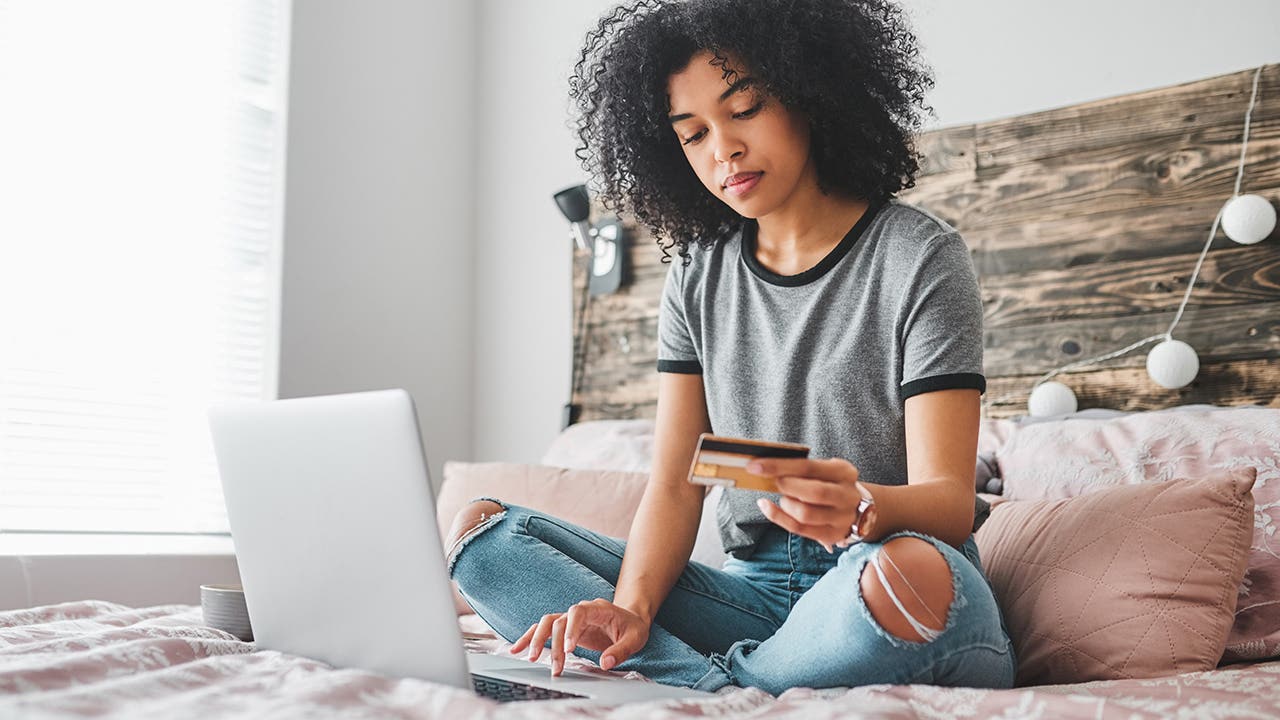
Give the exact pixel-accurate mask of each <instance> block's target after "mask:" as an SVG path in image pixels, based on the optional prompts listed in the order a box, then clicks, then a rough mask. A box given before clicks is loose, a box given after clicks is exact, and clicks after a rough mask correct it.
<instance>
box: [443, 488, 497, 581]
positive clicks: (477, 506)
mask: <svg viewBox="0 0 1280 720" xmlns="http://www.w3.org/2000/svg"><path fill="white" fill-rule="evenodd" d="M506 512H507V509H506V508H504V507H502V505H500V504H498V503H496V502H494V501H492V500H473V501H472V502H469V503H467V504H466V505H464V506H463V507H462V509H461V510H459V511H458V513H457V514H456V515H454V516H453V526H452V527H450V528H449V539H448V540H446V541H445V556H446V557H448V558H449V566H450V567H452V566H453V562H454V560H455V559H456V557H457V554H458V551H459V550H461V549H462V546H463V545H466V544H467V541H468V540H470V539H471V538H473V537H475V536H476V535H478V534H480V533H481V532H483V531H484V529H485V528H487V527H488V526H489V525H492V524H493V523H494V522H496V521H497V519H498V518H500V517H501V516H502V515H504V514H506Z"/></svg>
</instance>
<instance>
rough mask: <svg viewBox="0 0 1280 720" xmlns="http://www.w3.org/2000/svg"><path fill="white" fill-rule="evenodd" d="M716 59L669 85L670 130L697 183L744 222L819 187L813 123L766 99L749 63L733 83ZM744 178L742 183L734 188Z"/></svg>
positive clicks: (736, 64) (694, 63)
mask: <svg viewBox="0 0 1280 720" xmlns="http://www.w3.org/2000/svg"><path fill="white" fill-rule="evenodd" d="M714 57H715V56H714V55H712V54H711V53H710V52H708V51H702V52H699V53H697V54H695V55H694V56H693V58H692V59H691V60H690V61H689V64H688V65H687V66H686V67H685V68H684V69H682V70H680V71H679V72H676V73H675V74H673V75H672V76H671V77H670V78H669V79H668V81H667V104H668V107H669V108H670V113H671V117H670V120H671V128H672V130H673V131H674V132H675V134H676V138H677V140H678V141H679V142H680V143H681V147H683V148H684V154H685V157H686V158H687V159H688V160H689V165H690V166H691V167H692V168H693V171H694V173H696V174H697V176H698V179H699V180H701V181H702V184H703V185H704V186H706V188H707V190H709V191H711V194H713V195H715V196H716V197H717V198H719V199H720V200H721V201H723V202H724V203H725V204H727V205H728V206H729V207H731V208H733V209H734V210H735V211H736V212H737V213H738V214H740V215H742V216H743V217H750V218H758V217H760V216H762V215H767V214H769V213H770V212H773V211H774V210H775V209H777V208H778V207H780V206H782V205H783V204H784V203H786V202H787V200H788V199H789V198H791V196H792V194H793V193H794V192H795V191H796V189H797V188H798V187H800V186H801V184H802V183H803V182H809V183H812V184H813V185H814V186H815V187H816V174H815V173H814V172H813V167H812V165H811V164H810V163H809V124H808V122H807V121H806V120H805V118H804V117H803V116H801V115H800V114H799V113H797V112H793V111H791V110H789V109H787V108H785V107H783V106H782V103H780V102H778V101H777V100H776V99H775V98H773V97H769V96H766V95H765V94H764V93H763V91H762V89H761V88H760V87H757V86H756V85H755V84H754V83H753V82H752V78H751V76H750V74H749V73H748V72H747V71H746V70H745V65H744V64H742V63H741V62H740V61H739V60H738V58H736V57H734V56H733V55H732V54H729V55H728V57H729V67H731V68H734V69H735V70H738V71H739V73H738V75H736V76H734V75H730V76H729V78H728V79H727V80H726V79H725V78H724V73H723V71H722V70H721V68H720V67H718V66H714V65H711V64H710V60H712V59H713V58H714ZM738 174H745V175H746V177H748V178H749V179H747V180H746V182H745V183H742V184H738V185H735V184H728V185H727V186H726V183H729V182H730V180H731V178H732V177H733V176H735V175H738Z"/></svg>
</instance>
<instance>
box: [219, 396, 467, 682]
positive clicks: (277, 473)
mask: <svg viewBox="0 0 1280 720" xmlns="http://www.w3.org/2000/svg"><path fill="white" fill-rule="evenodd" d="M208 415H209V423H210V428H211V430H212V434H213V442H214V451H215V454H216V456H217V460H218V470H219V473H220V475H221V477H222V488H223V495H224V497H225V498H226V504H227V517H228V520H229V522H230V525H231V535H232V540H233V542H234V544H235V549H236V560H237V563H238V564H239V567H240V579H241V582H242V583H243V585H244V590H245V603H246V605H247V606H248V609H249V617H250V621H251V623H252V625H253V633H254V639H255V641H256V642H257V646H258V647H259V648H263V649H270V650H278V651H281V652H287V653H293V654H296V655H302V656H305V657H310V658H315V659H317V660H321V661H324V662H327V663H329V664H331V665H334V666H338V667H354V668H361V669H365V670H370V671H373V672H377V673H382V674H386V675H393V676H397V677H417V678H423V679H427V680H432V681H435V682H441V683H447V684H450V685H453V686H455V687H459V688H467V689H469V688H470V687H471V685H470V681H469V674H468V672H467V663H466V657H465V653H464V651H463V641H462V635H461V632H460V631H459V629H458V624H457V617H456V611H455V610H454V607H453V600H452V597H451V595H450V591H449V583H448V575H447V573H446V571H445V568H444V551H443V548H442V546H441V541H440V536H439V531H438V529H437V526H436V517H435V503H434V500H433V498H432V492H431V484H430V482H429V481H428V477H427V465H426V462H425V458H424V453H423V450H422V441H421V438H420V435H419V431H418V422H417V416H416V414H415V412H414V405H413V400H412V398H411V397H410V396H409V393H408V392H406V391H405V390H403V389H393V390H377V391H372V392H358V393H348V394H343V395H329V396H319V397H306V398H294V399H288V400H273V401H266V402H236V403H222V404H218V405H214V406H211V407H210V408H209V411H208Z"/></svg>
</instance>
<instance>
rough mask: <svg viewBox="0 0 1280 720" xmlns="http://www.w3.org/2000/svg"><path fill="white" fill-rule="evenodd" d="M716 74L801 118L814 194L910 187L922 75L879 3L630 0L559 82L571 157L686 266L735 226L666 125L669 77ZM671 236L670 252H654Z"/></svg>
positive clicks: (902, 23)
mask: <svg viewBox="0 0 1280 720" xmlns="http://www.w3.org/2000/svg"><path fill="white" fill-rule="evenodd" d="M704 50H705V51H709V52H711V53H712V54H713V55H714V60H713V64H715V65H718V66H720V67H721V69H722V71H723V72H724V75H725V77H726V78H730V77H731V76H732V75H735V74H737V73H738V70H737V69H735V68H732V67H730V66H729V64H728V62H729V60H728V58H727V57H726V56H725V55H724V53H725V52H730V53H732V54H733V55H734V56H735V57H737V58H740V60H741V62H742V63H744V64H746V65H747V66H748V68H745V69H749V70H750V74H751V75H752V76H754V77H756V78H757V79H758V80H759V81H760V82H761V89H762V90H763V91H764V92H765V93H766V94H768V95H771V96H772V97H774V98H776V99H777V100H778V101H779V102H781V103H782V104H783V105H784V106H785V107H787V108H790V109H792V110H798V111H800V112H801V113H802V114H803V116H804V117H805V118H806V119H807V120H808V122H809V128H810V137H811V140H810V149H811V152H812V154H813V158H814V161H815V165H816V169H817V175H818V186H819V188H820V190H821V191H822V192H823V193H827V194H830V192H831V191H832V190H835V191H838V192H840V193H842V194H845V195H848V196H851V197H856V198H863V199H872V198H885V197H891V196H893V195H894V194H895V193H897V192H898V191H900V190H902V189H904V188H912V187H915V176H916V173H917V172H918V171H919V168H920V165H919V156H918V154H917V153H916V150H915V145H914V141H913V138H914V134H915V131H917V130H918V129H919V128H920V125H921V118H920V115H919V113H918V112H917V107H918V108H919V109H920V110H925V111H928V112H929V114H930V115H933V108H931V107H929V106H928V105H926V104H924V95H925V92H926V91H927V90H929V89H930V88H932V87H933V77H932V71H931V69H930V68H929V67H928V66H927V65H926V64H925V63H924V62H923V61H922V60H921V59H920V57H919V51H918V49H917V47H916V38H915V35H914V34H912V32H911V30H910V27H909V24H908V22H907V21H906V20H905V19H904V18H903V17H902V14H901V9H900V8H899V7H898V6H896V5H895V4H894V3H893V2H891V1H890V0H639V1H638V2H635V4H633V5H631V6H630V7H627V6H625V5H623V6H618V7H616V8H614V9H613V10H612V11H611V12H609V13H607V14H606V15H605V16H603V17H601V18H600V20H599V22H598V24H597V26H596V27H595V28H594V29H592V30H591V31H589V32H588V33H587V36H586V41H585V43H584V45H583V48H582V51H581V53H580V55H579V57H578V61H577V63H576V64H575V65H574V69H573V74H572V75H571V76H570V78H569V96H570V97H571V98H572V99H573V100H574V101H575V104H576V110H577V113H576V115H577V117H576V118H575V119H574V121H573V124H572V127H573V129H574V131H575V133H576V134H577V136H578V140H579V141H580V144H579V145H578V147H577V149H576V151H575V154H576V156H577V157H578V159H579V161H581V164H582V167H583V169H584V170H586V171H587V172H588V174H589V176H590V178H591V179H590V181H589V186H590V187H591V189H592V190H593V194H594V195H595V196H596V197H597V199H598V200H599V201H600V203H601V205H603V206H604V207H605V208H606V209H608V210H611V211H613V212H618V213H627V214H630V215H632V216H634V217H635V218H636V219H637V220H638V221H639V222H641V223H643V224H644V225H645V226H647V227H648V228H649V229H650V231H651V232H652V233H653V236H654V237H655V238H656V239H657V242H658V246H659V247H660V248H662V262H664V263H666V262H670V258H671V255H670V253H668V252H667V251H668V250H669V249H670V248H671V247H672V246H673V245H677V246H679V249H678V251H677V252H678V253H679V254H680V255H681V257H683V258H684V262H685V263H686V264H687V263H688V262H689V244H690V241H691V240H694V241H697V242H698V244H699V245H701V246H702V247H703V248H710V247H711V246H712V245H714V244H715V243H716V242H717V241H719V240H721V239H723V238H724V237H726V236H727V235H728V234H730V233H732V232H733V231H734V230H735V229H736V228H737V227H739V226H740V224H741V223H742V217H741V216H740V215H739V214H738V213H737V212H735V211H734V210H733V209H732V208H730V207H729V206H728V205H726V204H725V203H723V202H722V201H721V200H720V199H719V198H717V197H715V196H714V195H712V194H711V193H709V192H707V190H706V188H705V187H704V186H703V185H702V184H701V182H700V181H699V180H698V177H697V175H696V174H695V173H694V171H693V168H692V167H690V165H689V162H688V160H687V159H686V158H685V156H684V152H683V148H681V146H680V142H679V140H678V138H677V137H676V134H675V133H673V132H672V131H671V124H670V122H669V121H668V120H667V118H668V114H669V113H670V108H669V107H668V106H667V92H666V91H667V81H668V78H669V77H670V76H671V75H672V74H673V73H676V72H679V71H680V70H682V69H683V68H684V67H685V66H687V65H688V63H689V61H690V59H691V58H692V57H693V56H694V55H695V54H696V53H698V52H700V51H704ZM664 238H670V239H671V240H672V242H670V243H666V242H664Z"/></svg>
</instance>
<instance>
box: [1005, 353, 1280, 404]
mask: <svg viewBox="0 0 1280 720" xmlns="http://www.w3.org/2000/svg"><path fill="white" fill-rule="evenodd" d="M1039 377H1040V376H1039V375H1023V376H1018V375H1009V376H1005V377H1000V378H989V379H988V380H987V392H986V394H984V395H983V402H984V407H983V416H984V417H993V418H996V417H1014V416H1018V415H1026V414H1027V398H1029V397H1030V395H1031V388H1032V385H1033V384H1034V383H1035V381H1036V380H1038V379H1039ZM1053 379H1054V380H1056V381H1057V382H1061V383H1063V384H1065V385H1067V386H1068V387H1070V388H1071V389H1072V390H1073V391H1074V392H1075V394H1076V399H1077V402H1078V403H1079V409H1080V410H1085V409H1088V408H1094V407H1105V408H1114V409H1117V410H1155V409H1159V408H1165V407H1173V406H1175V405H1187V404H1191V403H1208V404H1211V405H1253V404H1257V405H1264V406H1267V407H1280V393H1277V388H1280V360H1277V359H1276V358H1258V359H1254V360H1227V361H1223V362H1218V363H1211V364H1209V365H1203V366H1201V368H1200V373H1199V374H1198V375H1197V376H1196V379H1195V380H1192V381H1191V383H1190V384H1189V385H1187V386H1186V387H1183V388H1177V389H1175V390H1167V389H1165V388H1162V387H1160V386H1159V385H1157V384H1155V383H1154V382H1152V380H1151V378H1150V377H1148V376H1147V371H1146V368H1108V369H1102V370H1081V371H1078V372H1074V373H1069V374H1066V375H1058V376H1056V377H1054V378H1053ZM992 401H996V402H992ZM987 403H990V404H987Z"/></svg>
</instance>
